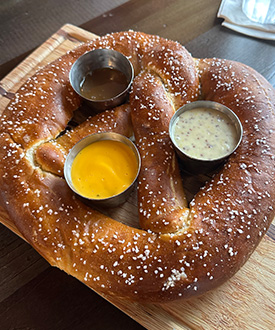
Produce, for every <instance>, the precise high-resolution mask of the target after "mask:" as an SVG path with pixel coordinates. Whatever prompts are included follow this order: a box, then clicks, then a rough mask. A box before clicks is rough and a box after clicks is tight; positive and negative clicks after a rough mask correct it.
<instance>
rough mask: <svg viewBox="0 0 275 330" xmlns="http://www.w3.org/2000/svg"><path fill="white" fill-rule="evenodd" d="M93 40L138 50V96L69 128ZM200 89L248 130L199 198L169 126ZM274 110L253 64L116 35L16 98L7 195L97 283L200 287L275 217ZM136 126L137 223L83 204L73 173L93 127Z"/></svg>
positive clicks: (9, 117) (143, 291)
mask: <svg viewBox="0 0 275 330" xmlns="http://www.w3.org/2000/svg"><path fill="white" fill-rule="evenodd" d="M94 48H112V49H115V50H117V51H119V52H121V53H123V54H125V55H126V56H127V57H128V58H129V59H130V61H131V62H132V64H133V66H134V69H135V76H136V77H135V79H134V82H133V86H132V90H131V93H130V99H129V104H126V105H122V106H120V107H118V108H116V109H114V110H109V111H106V112H104V113H101V114H99V115H97V116H95V117H91V118H88V119H87V121H85V122H84V123H82V124H81V125H79V126H78V127H76V128H75V129H72V130H71V131H67V132H66V133H65V134H63V135H61V136H59V134H60V132H62V131H64V130H65V128H66V126H67V123H68V121H69V120H70V119H71V117H72V116H73V111H74V110H75V109H76V108H78V107H79V105H80V99H79V97H78V96H77V95H76V94H75V93H74V92H73V91H72V89H71V87H70V84H69V80H68V73H69V70H70V68H71V65H72V63H73V62H74V61H75V60H76V59H77V58H78V57H79V56H80V55H81V54H83V53H84V52H86V51H89V50H92V49H94ZM198 98H200V99H206V100H213V101H217V102H220V103H223V104H225V105H226V106H228V107H229V108H231V109H232V110H233V111H234V112H235V113H236V114H237V115H238V116H239V118H240V120H241V122H242V124H243V128H244V136H243V140H242V143H241V145H240V146H239V148H238V149H237V151H236V152H235V153H234V154H233V155H232V156H231V157H230V159H229V160H228V162H227V163H226V165H225V166H224V168H223V169H222V170H221V171H220V172H219V173H218V174H216V175H215V176H214V177H213V179H212V180H211V181H210V182H209V183H207V184H206V185H205V186H204V187H203V188H201V189H200V191H199V192H198V193H197V195H196V196H195V197H194V198H193V200H192V201H191V203H190V205H189V206H188V205H187V203H186V199H185V196H184V193H183V188H182V186H181V177H180V172H179V169H178V165H177V161H176V157H175V153H174V151H173V148H172V146H171V143H170V140H169V136H168V132H167V130H168V123H169V120H170V118H171V116H172V115H173V113H174V111H176V110H177V109H178V108H179V107H180V106H182V105H183V104H185V103H187V102H190V101H193V100H196V99H198ZM274 110H275V93H274V90H273V89H272V87H271V85H270V84H269V83H268V82H267V81H266V80H265V79H264V78H263V77H262V76H261V75H260V74H258V73H257V72H255V71H254V70H253V69H251V68H249V67H247V66H245V65H242V64H240V63H236V62H232V61H227V60H220V59H200V60H199V59H197V60H195V59H193V58H192V57H191V55H190V54H189V53H188V52H187V51H186V50H185V48H184V47H182V46H181V45H180V44H178V43H176V42H173V41H168V40H165V39H162V38H160V37H157V36H151V35H146V34H143V33H138V32H132V31H130V32H122V33H114V34H110V35H107V36H105V37H102V38H99V39H97V40H95V41H92V42H90V43H88V44H85V45H82V46H80V47H79V48H77V49H76V50H73V51H70V52H69V53H67V54H66V55H64V56H62V57H61V58H59V59H58V60H56V61H55V62H53V63H52V64H50V65H48V66H46V67H45V68H43V69H42V70H40V71H39V72H38V73H36V74H35V75H34V76H33V77H32V78H30V79H29V80H28V81H27V82H26V83H25V84H24V85H23V86H22V87H21V88H20V90H19V91H18V93H17V94H16V96H15V98H14V99H13V100H12V101H11V103H10V104H9V106H8V107H7V108H6V109H5V111H4V113H3V115H2V117H1V128H0V133H1V134H0V140H1V151H0V159H1V161H0V187H1V198H0V200H1V204H2V207H4V208H5V210H6V211H7V213H8V215H9V217H10V219H11V220H12V221H13V222H14V224H15V226H16V227H17V228H18V230H19V231H20V233H21V234H22V235H23V236H24V237H25V239H26V240H27V241H28V242H29V243H30V244H32V245H33V246H34V248H35V249H36V250H37V251H38V252H39V253H40V254H41V255H42V256H44V257H45V258H46V259H47V260H48V261H49V262H50V263H51V264H52V265H55V266H57V267H59V268H61V269H63V270H65V271H66V272H67V273H69V274H71V275H73V276H75V277H76V278H78V279H80V280H81V281H83V282H84V283H86V284H87V285H88V286H90V287H91V288H93V289H95V290H96V291H97V292H100V293H102V294H106V295H115V296H119V297H125V298H129V299H133V300H141V301H167V300H172V299H176V298H179V297H185V298H186V297H190V296H193V295H196V294H201V293H203V292H205V291H207V290H209V289H212V288H214V287H216V286H218V285H220V284H221V283H223V282H224V281H225V280H227V279H228V278H230V277H231V276H232V275H233V274H234V273H235V272H236V271H237V270H238V269H239V268H240V267H241V266H242V265H243V264H244V262H245V261H246V260H247V259H248V257H249V256H250V255H251V253H252V252H253V250H254V249H255V247H256V246H257V244H258V243H259V241H260V239H261V237H263V235H264V233H265V232H266V230H267V228H268V226H269V224H270V222H271V221H272V219H273V217H274V209H273V201H274V200H275V183H274V182H275V180H274V165H275V160H274V155H275V152H274V148H275V132H274V127H275V116H274ZM131 122H132V123H133V125H132V124H131ZM132 127H133V131H134V134H135V139H136V143H137V146H138V148H139V151H140V154H141V158H142V170H141V173H140V176H139V179H138V206H139V216H140V228H138V229H137V228H132V227H129V226H127V225H125V224H123V223H120V222H118V221H115V220H113V219H111V218H109V217H107V216H105V215H103V214H101V213H100V212H98V211H96V210H94V209H92V208H90V207H88V206H85V205H84V204H82V203H81V202H80V201H79V200H78V199H77V198H75V196H74V195H73V193H72V192H71V191H70V189H69V188H68V186H67V185H66V183H65V180H64V178H63V165H64V159H65V157H66V154H67V153H68V151H69V149H70V148H71V147H72V146H73V145H74V144H75V143H76V142H77V141H79V140H80V139H81V138H82V137H84V136H85V135H88V134H91V133H94V132H97V131H108V130H114V131H117V132H119V133H121V134H125V135H131V134H132Z"/></svg>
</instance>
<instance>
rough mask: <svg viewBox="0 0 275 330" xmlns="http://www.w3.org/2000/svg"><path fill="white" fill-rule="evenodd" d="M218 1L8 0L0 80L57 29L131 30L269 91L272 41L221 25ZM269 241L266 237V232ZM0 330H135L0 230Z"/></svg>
mask: <svg viewBox="0 0 275 330" xmlns="http://www.w3.org/2000/svg"><path fill="white" fill-rule="evenodd" d="M219 5H220V0H208V1H205V0H185V1H182V0H169V1H168V0H167V1H165V0H131V1H125V0H113V1H108V0H101V1H96V0H93V1H90V0H79V1H72V0H59V1H58V2H57V1H54V0H48V1H47V2H44V1H38V0H36V1H35V0H22V1H19V2H16V1H12V0H4V1H1V4H0V29H1V37H0V79H2V78H3V77H4V76H5V75H6V74H8V73H9V72H10V70H12V69H13V68H14V67H15V66H16V65H18V64H19V63H20V62H21V61H22V60H23V59H24V58H25V57H26V56H27V55H28V54H30V53H31V52H32V51H33V50H34V49H35V48H36V47H38V46H39V45H40V44H42V43H43V42H44V41H45V40H46V39H47V38H49V37H50V36H51V35H52V34H53V33H54V32H55V31H56V30H58V29H59V28H60V27H61V26H62V25H63V24H65V23H71V24H75V25H77V26H80V27H82V28H84V29H86V30H88V31H91V32H93V33H95V34H97V35H104V34H106V33H109V32H114V31H121V30H128V29H133V30H137V31H143V32H146V33H151V34H158V35H160V36H162V37H167V38H169V39H173V40H177V41H179V42H180V43H181V44H183V45H185V46H186V48H187V49H188V50H189V51H190V52H191V53H192V54H193V56H194V57H220V58H226V59H231V60H237V61H240V62H243V63H245V64H247V65H249V66H251V67H253V68H254V69H256V70H257V71H259V72H260V73H261V74H262V75H263V76H264V77H265V78H266V79H267V80H269V81H270V83H271V84H272V85H273V86H275V47H274V46H275V43H274V42H272V41H266V40H259V39H255V38H251V37H247V36H245V35H241V34H238V33H236V32H233V31H231V30H228V29H226V28H224V27H222V26H221V23H222V19H219V18H217V11H218V8H219ZM0 189H1V187H0ZM270 236H272V238H273V239H274V235H270ZM0 256H1V258H0V324H1V329H4V330H5V329H53V330H54V329H58V330H60V329H112V330H114V329H143V327H142V326H141V325H139V324H138V323H136V322H135V321H134V320H132V319H131V318H130V317H128V316H126V315H125V314H124V313H123V312H121V311H120V310H118V309H117V308H116V307H114V306H112V305H111V304H110V303H108V302H106V301H105V300H104V299H103V298H101V297H100V296H98V295H97V294H96V293H94V292H93V291H92V290H90V289H88V288H87V287H86V286H84V285H83V284H82V283H80V282H79V281H78V280H76V279H74V278H72V277H70V276H67V275H66V274H65V273H63V272H61V271H59V270H58V269H55V268H52V267H50V266H49V264H48V263H47V262H46V261H45V260H44V259H43V258H42V257H41V256H40V255H38V253H36V252H35V251H34V249H32V248H31V247H30V246H29V245H28V244H27V243H25V242H24V241H23V240H22V239H20V238H18V237H17V236H16V235H15V234H13V233H12V232H11V231H10V230H9V229H7V228H6V227H4V226H2V225H0Z"/></svg>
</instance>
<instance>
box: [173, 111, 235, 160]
mask: <svg viewBox="0 0 275 330" xmlns="http://www.w3.org/2000/svg"><path fill="white" fill-rule="evenodd" d="M172 134H173V137H174V141H175V143H176V145H177V147H178V148H179V149H181V150H182V151H183V152H184V153H185V154H186V155H188V156H189V157H192V158H196V159H202V160H213V159H219V158H222V157H224V156H226V155H228V154H230V153H231V152H232V151H233V150H234V148H235V147H236V145H237V143H238V135H237V131H236V128H235V126H234V124H233V123H232V121H231V120H230V119H229V118H228V116H227V115H225V114H224V113H222V112H220V111H218V110H215V109H211V108H195V109H191V110H187V111H185V112H183V113H182V114H181V115H179V116H178V118H177V119H176V120H175V123H174V126H173V129H172Z"/></svg>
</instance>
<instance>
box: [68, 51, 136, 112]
mask: <svg viewBox="0 0 275 330" xmlns="http://www.w3.org/2000/svg"><path fill="white" fill-rule="evenodd" d="M101 68H112V69H117V70H118V71H120V72H122V73H123V74H124V75H125V76H126V79H127V83H128V85H127V87H126V88H125V89H124V91H122V92H121V93H119V94H118V95H116V96H114V97H112V98H110V99H103V100H92V99H89V98H86V97H84V96H83V95H82V94H81V91H80V88H81V83H82V81H83V79H84V78H85V77H86V76H87V74H89V73H91V72H92V71H94V70H96V69H101ZM69 79H70V83H71V85H72V87H73V89H74V90H75V91H76V93H77V94H79V95H80V96H81V97H82V98H83V99H84V100H85V101H86V103H87V104H88V105H89V106H90V107H92V108H93V109H94V111H95V112H101V111H104V110H106V109H110V108H114V107H116V106H118V105H120V104H122V103H123V102H124V101H125V100H126V98H127V96H128V92H129V89H130V87H131V84H132V81H133V79H134V69H133V66H132V63H131V62H130V61H129V60H128V59H127V57H126V56H124V55H123V54H121V53H119V52H117V51H115V50H112V49H105V48H103V49H95V50H92V51H90V52H87V53H85V54H84V55H82V56H80V57H79V58H78V59H77V60H76V61H75V62H74V64H73V65H72V68H71V70H70V74H69Z"/></svg>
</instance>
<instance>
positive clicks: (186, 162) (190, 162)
mask: <svg viewBox="0 0 275 330" xmlns="http://www.w3.org/2000/svg"><path fill="white" fill-rule="evenodd" d="M195 108H211V109H215V110H218V111H220V112H222V113H224V114H226V115H227V117H228V118H229V119H230V120H231V121H232V123H233V124H234V126H235V128H236V132H237V135H238V141H237V144H236V146H235V148H234V149H233V150H232V151H231V152H230V153H228V154H227V155H225V156H223V157H221V158H216V159H213V160H212V159H211V160H204V159H198V158H193V157H191V156H189V155H188V154H186V153H184V152H183V151H182V150H181V149H180V148H179V147H178V146H177V143H176V141H175V139H174V135H173V126H174V123H175V121H176V120H177V118H178V117H179V116H180V115H181V114H182V113H183V112H185V111H188V110H192V109H195ZM169 135H170V139H171V141H172V143H173V145H174V148H175V150H176V153H177V154H178V156H179V158H180V160H181V167H182V169H183V170H184V171H186V172H188V173H191V174H199V173H201V174H205V173H208V172H211V171H213V170H215V169H216V168H217V167H218V166H220V165H221V164H222V163H223V162H224V161H226V159H228V157H229V156H230V155H231V154H232V153H233V152H234V151H235V150H236V149H237V148H238V146H239V144H240V142H241V140H242V135H243V127H242V124H241V122H240V120H239V118H238V117H237V115H236V114H235V113H234V112H233V111H232V110H231V109H229V108H228V107H226V106H224V105H222V104H220V103H217V102H213V101H195V102H192V103H188V104H186V105H184V106H183V107H181V108H179V109H178V110H177V111H176V112H175V114H174V115H173V117H172V118H171V120H170V124H169Z"/></svg>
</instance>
